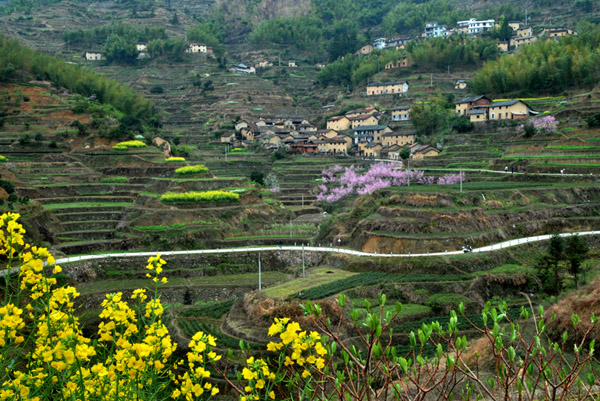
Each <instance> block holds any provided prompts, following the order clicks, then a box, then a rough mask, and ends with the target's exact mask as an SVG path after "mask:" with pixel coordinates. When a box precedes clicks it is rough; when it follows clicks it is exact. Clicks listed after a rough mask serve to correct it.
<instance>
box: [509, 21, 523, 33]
mask: <svg viewBox="0 0 600 401" xmlns="http://www.w3.org/2000/svg"><path fill="white" fill-rule="evenodd" d="M508 26H509V27H510V28H511V29H512V30H513V31H517V30H518V29H519V28H520V27H521V22H520V21H508Z"/></svg>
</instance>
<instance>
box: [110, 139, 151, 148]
mask: <svg viewBox="0 0 600 401" xmlns="http://www.w3.org/2000/svg"><path fill="white" fill-rule="evenodd" d="M145 147H146V144H145V143H144V142H142V141H125V142H119V143H117V144H116V145H115V146H113V149H114V150H127V149H129V148H145Z"/></svg>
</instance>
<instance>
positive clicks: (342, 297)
mask: <svg viewBox="0 0 600 401" xmlns="http://www.w3.org/2000/svg"><path fill="white" fill-rule="evenodd" d="M337 303H338V305H339V306H341V307H342V308H343V307H344V306H346V296H345V295H344V294H340V296H339V297H338V299H337Z"/></svg>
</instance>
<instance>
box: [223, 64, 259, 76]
mask: <svg viewBox="0 0 600 401" xmlns="http://www.w3.org/2000/svg"><path fill="white" fill-rule="evenodd" d="M229 72H233V73H235V74H256V68H254V67H249V66H247V65H246V64H237V65H232V66H231V67H229Z"/></svg>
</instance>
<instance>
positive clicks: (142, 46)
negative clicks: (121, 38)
mask: <svg viewBox="0 0 600 401" xmlns="http://www.w3.org/2000/svg"><path fill="white" fill-rule="evenodd" d="M135 50H137V51H138V52H140V53H141V52H145V51H147V50H148V44H147V43H146V42H138V43H137V44H136V45H135Z"/></svg>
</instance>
